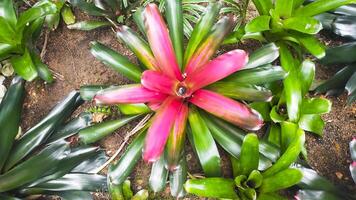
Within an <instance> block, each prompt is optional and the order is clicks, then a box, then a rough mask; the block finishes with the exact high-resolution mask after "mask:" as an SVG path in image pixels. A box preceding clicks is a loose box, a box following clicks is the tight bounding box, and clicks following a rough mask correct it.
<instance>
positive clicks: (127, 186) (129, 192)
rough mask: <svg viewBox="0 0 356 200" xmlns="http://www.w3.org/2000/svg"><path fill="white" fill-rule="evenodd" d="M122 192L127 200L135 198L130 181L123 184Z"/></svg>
mask: <svg viewBox="0 0 356 200" xmlns="http://www.w3.org/2000/svg"><path fill="white" fill-rule="evenodd" d="M122 192H123V193H124V198H125V199H131V198H132V197H133V192H132V190H131V181H130V180H126V181H124V183H123V184H122Z"/></svg>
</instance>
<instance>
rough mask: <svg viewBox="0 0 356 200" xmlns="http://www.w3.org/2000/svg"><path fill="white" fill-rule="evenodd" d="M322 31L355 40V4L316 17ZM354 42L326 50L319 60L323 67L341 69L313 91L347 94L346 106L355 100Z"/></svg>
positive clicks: (355, 63)
mask: <svg viewBox="0 0 356 200" xmlns="http://www.w3.org/2000/svg"><path fill="white" fill-rule="evenodd" d="M316 18H317V19H319V20H320V21H321V22H322V24H323V27H324V29H326V30H328V31H332V32H333V33H335V34H336V35H339V36H341V37H343V38H345V39H349V40H352V41H355V40H356V31H355V27H356V4H351V5H347V6H342V7H340V8H338V9H336V10H334V11H332V12H328V13H323V14H321V15H318V16H316ZM355 50H356V42H349V43H345V44H343V45H340V46H337V47H331V48H329V49H327V50H326V56H325V57H324V58H323V59H322V60H321V63H322V64H324V65H333V66H334V65H338V64H340V66H341V67H342V69H340V70H339V71H338V72H337V73H336V74H335V75H334V76H333V77H331V78H330V79H328V80H326V81H325V82H323V83H322V84H321V85H319V86H318V87H317V88H316V89H315V91H316V92H320V93H327V94H330V95H339V94H342V93H343V92H344V91H345V89H346V91H347V93H348V96H349V97H348V100H347V102H348V104H352V103H353V102H354V101H355V99H356V54H355Z"/></svg>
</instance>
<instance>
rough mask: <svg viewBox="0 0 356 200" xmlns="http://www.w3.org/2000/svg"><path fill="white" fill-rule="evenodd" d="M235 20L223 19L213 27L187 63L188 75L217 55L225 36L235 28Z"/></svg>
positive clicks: (186, 71)
mask: <svg viewBox="0 0 356 200" xmlns="http://www.w3.org/2000/svg"><path fill="white" fill-rule="evenodd" d="M233 24H234V23H233V20H232V19H231V18H229V17H223V18H222V19H220V20H219V21H218V22H217V23H216V24H215V25H214V27H213V29H212V31H211V32H210V33H209V34H208V36H207V37H206V38H205V40H203V41H202V42H201V44H200V45H199V47H198V48H197V49H196V51H195V52H194V54H193V55H192V56H191V57H190V59H189V60H188V61H187V62H188V63H187V64H186V68H185V73H186V74H191V73H193V72H194V71H196V70H197V69H199V68H200V67H202V66H203V65H204V64H206V63H207V62H208V61H209V60H210V58H211V57H212V56H213V55H214V54H215V52H216V50H217V49H218V48H219V46H220V44H221V43H222V42H223V40H224V38H225V36H226V35H227V34H228V33H229V32H230V31H231V29H232V27H233Z"/></svg>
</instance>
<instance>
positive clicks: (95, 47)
mask: <svg viewBox="0 0 356 200" xmlns="http://www.w3.org/2000/svg"><path fill="white" fill-rule="evenodd" d="M90 51H91V53H92V54H93V56H94V57H95V58H97V59H98V60H100V61H101V62H103V63H104V64H105V65H108V66H109V67H111V68H113V69H114V70H116V71H117V72H119V73H122V74H123V75H124V76H126V77H127V78H129V79H130V80H132V81H135V82H140V78H141V73H142V71H141V69H140V68H139V67H138V66H136V65H134V64H132V63H131V62H130V61H129V60H128V59H127V58H126V57H124V56H122V55H121V54H119V53H117V52H115V51H114V50H112V49H110V48H108V47H106V46H104V45H102V44H100V43H99V42H92V43H91V48H90Z"/></svg>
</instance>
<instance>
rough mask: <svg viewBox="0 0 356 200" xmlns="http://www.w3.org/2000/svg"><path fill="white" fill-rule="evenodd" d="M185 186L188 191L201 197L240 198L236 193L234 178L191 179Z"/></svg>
mask: <svg viewBox="0 0 356 200" xmlns="http://www.w3.org/2000/svg"><path fill="white" fill-rule="evenodd" d="M184 188H185V190H186V191H187V192H188V193H191V194H195V195H197V196H200V197H211V198H226V199H236V200H238V199H239V197H238V196H237V194H236V193H235V182H234V180H232V179H224V178H204V179H190V180H188V181H187V182H186V183H185V184H184Z"/></svg>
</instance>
